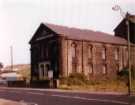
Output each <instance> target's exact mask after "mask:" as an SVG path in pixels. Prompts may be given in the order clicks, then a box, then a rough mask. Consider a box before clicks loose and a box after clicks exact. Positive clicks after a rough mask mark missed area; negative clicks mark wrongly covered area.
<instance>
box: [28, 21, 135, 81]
mask: <svg viewBox="0 0 135 105" xmlns="http://www.w3.org/2000/svg"><path fill="white" fill-rule="evenodd" d="M30 45H31V75H32V80H44V79H47V78H48V71H53V78H59V77H66V76H69V75H70V73H76V72H78V73H84V74H85V75H86V76H87V77H88V79H98V78H99V79H101V78H104V77H105V78H114V77H116V74H117V72H118V71H120V70H122V69H123V68H125V67H127V65H128V64H127V61H128V50H127V40H126V39H124V38H120V37H117V35H116V36H112V35H109V34H106V33H103V32H98V31H91V30H83V29H77V28H69V27H65V26H59V25H53V24H44V23H41V24H40V26H39V28H38V29H37V31H36V33H35V35H34V36H33V37H32V39H31V40H30ZM131 46H132V55H133V56H132V60H134V59H135V55H134V53H133V52H135V45H134V44H131ZM132 65H135V62H134V64H133V62H132Z"/></svg>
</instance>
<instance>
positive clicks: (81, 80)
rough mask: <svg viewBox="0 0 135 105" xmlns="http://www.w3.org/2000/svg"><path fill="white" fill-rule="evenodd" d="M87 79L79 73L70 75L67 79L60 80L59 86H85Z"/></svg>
mask: <svg viewBox="0 0 135 105" xmlns="http://www.w3.org/2000/svg"><path fill="white" fill-rule="evenodd" d="M86 83H87V77H86V76H85V75H84V74H81V73H71V74H70V75H69V77H67V78H61V84H67V85H70V86H71V85H85V84H86Z"/></svg>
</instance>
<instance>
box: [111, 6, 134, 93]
mask: <svg viewBox="0 0 135 105" xmlns="http://www.w3.org/2000/svg"><path fill="white" fill-rule="evenodd" d="M112 10H114V11H119V12H120V15H121V16H122V17H123V18H125V19H126V25H127V40H128V94H129V95H131V90H132V87H131V79H132V78H131V52H130V51H131V47H130V23H129V20H130V15H129V14H128V12H127V14H125V13H124V12H123V11H122V9H121V7H120V6H119V5H115V6H114V7H112Z"/></svg>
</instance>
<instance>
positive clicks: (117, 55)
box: [114, 48, 119, 60]
mask: <svg viewBox="0 0 135 105" xmlns="http://www.w3.org/2000/svg"><path fill="white" fill-rule="evenodd" d="M114 58H115V60H118V59H119V48H116V49H115V51H114Z"/></svg>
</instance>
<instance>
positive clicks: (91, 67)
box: [88, 64, 93, 74]
mask: <svg viewBox="0 0 135 105" xmlns="http://www.w3.org/2000/svg"><path fill="white" fill-rule="evenodd" d="M88 67H89V69H88V74H93V65H92V64H88Z"/></svg>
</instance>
